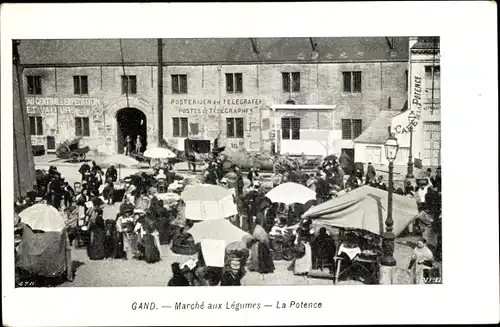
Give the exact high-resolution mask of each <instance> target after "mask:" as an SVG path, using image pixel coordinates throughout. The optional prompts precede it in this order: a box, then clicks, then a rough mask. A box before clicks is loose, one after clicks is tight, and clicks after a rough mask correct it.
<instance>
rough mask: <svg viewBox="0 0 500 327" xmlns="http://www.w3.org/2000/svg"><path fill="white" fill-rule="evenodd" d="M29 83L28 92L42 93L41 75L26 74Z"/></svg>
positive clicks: (31, 93)
mask: <svg viewBox="0 0 500 327" xmlns="http://www.w3.org/2000/svg"><path fill="white" fill-rule="evenodd" d="M26 81H27V84H28V94H30V95H41V94H42V77H41V76H26Z"/></svg>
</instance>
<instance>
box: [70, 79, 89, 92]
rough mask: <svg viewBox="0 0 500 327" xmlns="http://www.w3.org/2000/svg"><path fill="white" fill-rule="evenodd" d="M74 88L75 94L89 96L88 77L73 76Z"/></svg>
mask: <svg viewBox="0 0 500 327" xmlns="http://www.w3.org/2000/svg"><path fill="white" fill-rule="evenodd" d="M73 88H74V92H75V94H80V95H83V94H89V85H88V78H87V76H73Z"/></svg>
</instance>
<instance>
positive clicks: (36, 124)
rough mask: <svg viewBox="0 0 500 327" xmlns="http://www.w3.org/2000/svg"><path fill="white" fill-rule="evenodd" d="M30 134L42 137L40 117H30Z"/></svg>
mask: <svg viewBox="0 0 500 327" xmlns="http://www.w3.org/2000/svg"><path fill="white" fill-rule="evenodd" d="M30 134H31V135H43V124H42V117H38V116H36V117H30Z"/></svg>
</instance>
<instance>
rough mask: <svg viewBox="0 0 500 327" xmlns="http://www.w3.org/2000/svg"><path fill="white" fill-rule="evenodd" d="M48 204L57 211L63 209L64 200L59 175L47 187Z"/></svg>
mask: <svg viewBox="0 0 500 327" xmlns="http://www.w3.org/2000/svg"><path fill="white" fill-rule="evenodd" d="M47 195H48V202H49V203H50V204H51V205H52V206H53V207H55V208H56V209H57V210H59V208H60V207H61V200H62V185H61V179H60V178H59V176H58V175H55V176H54V177H52V180H51V181H50V183H49V185H48V186H47Z"/></svg>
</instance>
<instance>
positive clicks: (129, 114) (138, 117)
mask: <svg viewBox="0 0 500 327" xmlns="http://www.w3.org/2000/svg"><path fill="white" fill-rule="evenodd" d="M116 129H117V134H118V135H117V137H118V139H117V145H118V153H120V154H121V153H125V150H124V148H125V138H126V137H127V135H130V137H131V138H132V151H135V142H136V140H137V136H138V135H140V136H141V142H142V147H141V152H144V151H145V150H146V146H147V140H148V138H147V130H148V129H147V120H146V115H145V114H144V113H143V112H142V111H140V110H139V109H136V108H123V109H120V110H118V111H117V112H116Z"/></svg>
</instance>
